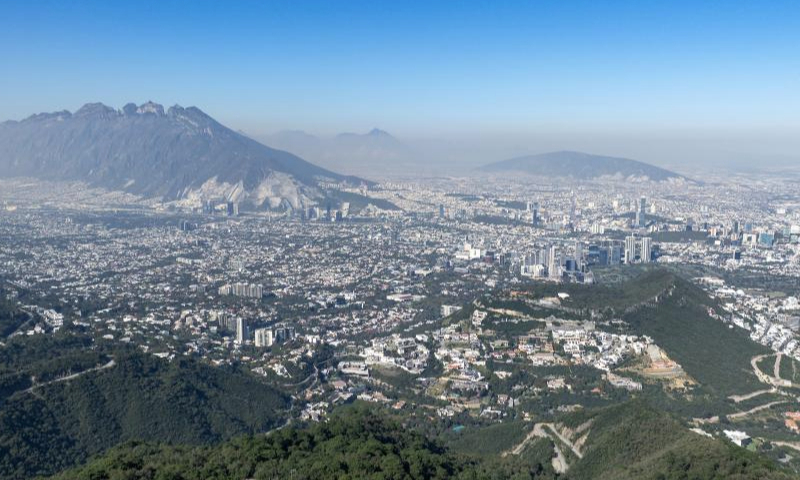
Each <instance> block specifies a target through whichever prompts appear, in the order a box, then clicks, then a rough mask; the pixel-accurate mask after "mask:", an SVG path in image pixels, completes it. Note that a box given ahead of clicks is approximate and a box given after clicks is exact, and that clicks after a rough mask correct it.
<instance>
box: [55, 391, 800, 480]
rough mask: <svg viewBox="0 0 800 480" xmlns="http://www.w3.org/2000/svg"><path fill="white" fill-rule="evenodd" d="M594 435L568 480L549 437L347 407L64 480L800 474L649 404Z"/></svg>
mask: <svg viewBox="0 0 800 480" xmlns="http://www.w3.org/2000/svg"><path fill="white" fill-rule="evenodd" d="M589 419H591V420H592V422H593V424H592V432H591V433H590V436H589V441H588V442H587V444H586V445H585V448H584V456H583V459H582V460H577V459H576V460H577V461H576V462H575V463H574V464H573V465H572V467H571V469H570V470H569V471H568V472H567V473H566V474H564V475H560V476H559V475H557V474H556V473H555V472H554V471H553V469H552V466H551V463H550V460H551V458H552V456H553V444H552V443H551V441H550V440H546V439H539V440H537V441H535V442H532V443H530V444H529V445H528V446H527V447H526V448H525V449H524V450H523V452H522V454H521V455H519V456H516V455H509V456H507V457H499V456H494V457H491V456H484V455H479V456H473V455H463V454H460V453H456V452H454V451H451V450H447V449H445V448H444V447H442V446H441V445H439V444H438V443H436V442H433V441H430V440H428V439H426V438H425V437H424V436H423V435H421V434H419V433H416V432H415V431H413V430H409V429H407V428H404V426H403V425H402V424H401V423H400V422H398V421H396V420H395V419H392V418H390V417H388V414H387V413H386V412H385V411H383V410H379V409H377V408H374V407H369V406H364V405H356V406H353V407H347V408H344V409H341V410H340V411H339V412H338V413H337V414H335V415H334V416H333V417H332V418H331V419H330V420H329V421H328V422H326V423H320V424H315V425H313V426H311V427H309V428H306V429H303V428H297V427H291V428H285V429H282V430H279V431H275V432H272V433H270V434H268V435H257V436H247V437H242V438H238V439H235V440H233V441H230V442H227V443H224V444H222V445H219V446H216V447H186V446H159V445H155V444H143V443H130V444H127V445H123V446H121V447H118V448H115V449H113V450H111V451H110V452H108V453H107V454H106V455H104V456H102V457H99V458H96V459H95V460H93V461H92V462H90V463H89V464H88V465H86V466H84V467H81V468H79V469H76V470H72V471H68V472H65V473H63V474H61V475H59V476H56V477H55V479H56V480H67V479H70V480H73V479H74V480H89V479H91V480H101V479H108V480H112V479H129V480H156V479H160V480H201V479H202V480H223V479H226V480H227V479H249V478H252V479H257V480H261V479H272V478H294V479H298V480H299V479H364V478H369V479H445V478H458V479H476V480H477V479H509V478H511V479H539V480H542V479H557V478H562V479H564V480H581V479H621V478H624V479H648V480H649V479H654V480H655V479H658V480H662V479H663V480H671V479H676V480H677V479H698V480H700V479H703V480H705V479H720V480H721V479H736V480H750V479H752V480H756V479H765V480H782V479H789V478H793V477H791V476H790V475H789V474H787V473H784V472H783V471H781V470H779V469H778V467H776V466H774V465H773V464H771V463H770V462H769V461H768V460H766V459H762V458H760V457H758V456H757V455H755V454H753V453H750V452H747V451H746V450H744V449H741V448H738V447H733V446H731V445H726V444H725V443H723V442H722V441H720V440H718V439H711V438H706V437H704V436H701V435H698V434H696V433H694V432H691V431H689V430H687V429H686V428H685V427H683V426H682V425H681V424H680V423H679V422H678V421H676V420H674V419H673V418H672V417H670V416H668V415H666V414H664V413H662V412H659V411H658V410H655V409H653V408H651V407H649V406H647V405H645V404H643V403H642V402H632V403H626V404H622V405H619V406H615V407H611V408H607V409H602V410H599V411H590V412H584V413H581V414H577V415H575V416H574V417H573V418H569V417H568V418H566V419H565V422H566V423H568V424H569V423H570V422H572V426H573V427H574V426H575V425H577V424H579V423H582V422H585V421H587V420H589Z"/></svg>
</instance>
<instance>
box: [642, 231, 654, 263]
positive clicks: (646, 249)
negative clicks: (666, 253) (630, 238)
mask: <svg viewBox="0 0 800 480" xmlns="http://www.w3.org/2000/svg"><path fill="white" fill-rule="evenodd" d="M652 257H653V239H652V238H650V237H642V241H641V248H640V251H639V258H640V260H641V261H642V262H645V263H647V262H649V261H650V260H651V259H652Z"/></svg>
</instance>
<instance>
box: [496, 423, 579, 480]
mask: <svg viewBox="0 0 800 480" xmlns="http://www.w3.org/2000/svg"><path fill="white" fill-rule="evenodd" d="M548 430H549V432H548ZM553 436H555V437H556V438H558V440H560V441H561V442H562V443H563V444H564V445H566V446H567V447H569V448H570V450H572V453H574V454H575V456H577V457H578V458H583V454H582V453H581V452H580V450H579V449H578V448H576V447H575V444H573V443H572V442H571V441H570V440H569V439H568V438H566V437H564V436H563V435H561V433H559V432H558V430H557V429H556V428H555V426H553V424H552V423H537V424H534V425H533V430H531V433H529V434H528V435H527V436H526V437H525V439H524V440H522V441H521V442H520V443H519V444H517V445H516V446H515V447H514V448H512V449H511V450H508V451H506V452H503V454H502V456H503V457H505V456H508V455H519V454H521V453H522V451H523V450H525V447H526V446H527V445H528V443H530V441H531V440H532V439H533V438H537V437H538V438H549V439H550V440H555V439H554V438H553ZM553 446H554V447H555V448H554V450H555V452H556V456H555V457H553V469H555V471H556V472H558V473H564V472H566V471H567V469H568V468H569V464H568V463H567V458H566V457H565V456H564V452H562V451H561V447H560V446H559V444H558V442H556V441H554V442H553Z"/></svg>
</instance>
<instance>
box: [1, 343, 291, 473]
mask: <svg viewBox="0 0 800 480" xmlns="http://www.w3.org/2000/svg"><path fill="white" fill-rule="evenodd" d="M87 342H89V343H90V342H91V341H90V340H89V339H87V338H84V337H80V336H71V335H63V336H62V335H58V336H56V337H44V336H41V337H30V338H24V337H23V338H15V339H12V340H10V341H9V342H8V344H7V345H6V346H5V347H3V348H0V478H30V477H32V476H35V475H48V474H52V473H55V472H58V471H60V470H63V469H65V468H68V467H71V466H74V465H76V464H80V463H83V462H85V461H86V459H87V458H89V457H90V456H91V455H95V454H98V453H101V452H103V451H105V450H106V449H108V448H110V447H112V446H114V445H116V444H119V443H121V442H125V441H130V440H147V441H158V442H167V443H180V444H193V445H197V444H208V443H217V442H220V441H223V440H225V439H228V438H230V437H233V436H236V435H240V434H243V433H255V432H263V431H267V430H269V429H271V428H274V427H275V426H277V425H279V424H281V423H282V422H283V421H284V420H285V419H284V418H283V414H284V412H285V411H286V409H287V407H288V400H287V398H286V397H284V396H283V395H282V394H281V393H279V392H277V391H276V390H275V389H274V388H272V387H270V386H268V385H266V384H264V383H262V382H261V381H260V380H259V379H258V378H256V377H255V376H253V375H251V374H250V373H249V372H245V371H242V370H239V369H237V368H233V367H213V366H210V365H207V364H204V363H202V362H199V361H195V360H192V359H188V358H176V359H174V360H172V361H171V362H170V361H167V360H162V359H159V358H157V357H154V356H152V355H148V354H143V353H138V352H137V351H135V350H133V349H129V350H112V351H106V350H104V349H103V348H99V347H97V346H94V348H92V346H91V345H88V344H87ZM76 372H78V373H80V372H84V373H82V374H79V375H78V376H77V377H75V378H72V379H70V380H69V381H53V380H57V379H58V378H61V377H63V375H65V374H67V373H76ZM32 377H34V378H35V383H33V381H32Z"/></svg>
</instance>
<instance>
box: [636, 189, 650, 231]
mask: <svg viewBox="0 0 800 480" xmlns="http://www.w3.org/2000/svg"><path fill="white" fill-rule="evenodd" d="M646 225H647V199H646V198H645V197H642V198H640V199H639V204H638V208H637V209H636V226H637V227H639V228H644V227H645V226H646Z"/></svg>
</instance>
